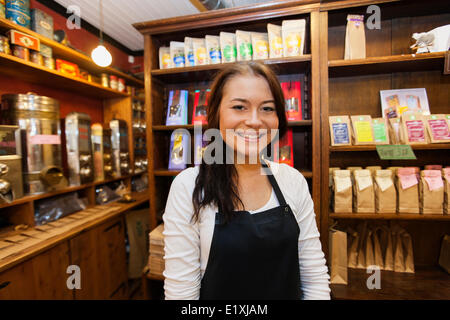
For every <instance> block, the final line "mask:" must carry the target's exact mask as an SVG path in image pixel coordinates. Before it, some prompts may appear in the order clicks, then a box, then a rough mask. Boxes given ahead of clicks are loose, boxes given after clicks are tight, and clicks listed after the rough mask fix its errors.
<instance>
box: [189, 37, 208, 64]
mask: <svg viewBox="0 0 450 320" xmlns="http://www.w3.org/2000/svg"><path fill="white" fill-rule="evenodd" d="M192 47H193V49H194V63H195V65H196V66H203V65H206V64H208V63H209V59H208V52H207V51H206V41H205V39H196V38H194V39H192Z"/></svg>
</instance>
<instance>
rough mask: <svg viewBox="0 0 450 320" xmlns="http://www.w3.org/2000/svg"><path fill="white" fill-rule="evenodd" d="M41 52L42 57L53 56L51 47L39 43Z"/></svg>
mask: <svg viewBox="0 0 450 320" xmlns="http://www.w3.org/2000/svg"><path fill="white" fill-rule="evenodd" d="M40 52H41V54H42V56H43V57H48V58H53V49H52V48H51V47H49V46H47V45H45V44H42V43H41V50H40Z"/></svg>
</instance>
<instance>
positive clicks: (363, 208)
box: [353, 170, 375, 213]
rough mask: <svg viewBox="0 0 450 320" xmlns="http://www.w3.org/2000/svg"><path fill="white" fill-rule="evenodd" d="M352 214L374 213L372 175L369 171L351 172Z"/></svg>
mask: <svg viewBox="0 0 450 320" xmlns="http://www.w3.org/2000/svg"><path fill="white" fill-rule="evenodd" d="M353 175H354V179H355V183H354V184H353V194H354V197H353V201H354V212H367V213H374V212H375V194H374V191H373V181H372V175H371V174H370V171H369V170H355V171H353Z"/></svg>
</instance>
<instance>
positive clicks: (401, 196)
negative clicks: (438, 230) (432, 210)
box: [396, 168, 420, 213]
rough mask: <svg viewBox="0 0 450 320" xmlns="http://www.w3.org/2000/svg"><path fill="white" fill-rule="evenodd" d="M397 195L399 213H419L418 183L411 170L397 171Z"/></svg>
mask: <svg viewBox="0 0 450 320" xmlns="http://www.w3.org/2000/svg"><path fill="white" fill-rule="evenodd" d="M396 184H397V194H398V209H397V211H398V212H399V213H419V212H420V210H419V181H418V180H417V176H416V173H415V170H414V169H413V168H399V169H398V170H397V180H396Z"/></svg>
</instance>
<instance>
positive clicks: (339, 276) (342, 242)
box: [329, 228, 348, 284]
mask: <svg viewBox="0 0 450 320" xmlns="http://www.w3.org/2000/svg"><path fill="white" fill-rule="evenodd" d="M329 248H330V260H329V261H330V271H331V272H330V282H331V283H333V284H347V280H348V270H347V233H345V232H342V231H339V230H336V229H334V228H330V233H329Z"/></svg>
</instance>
